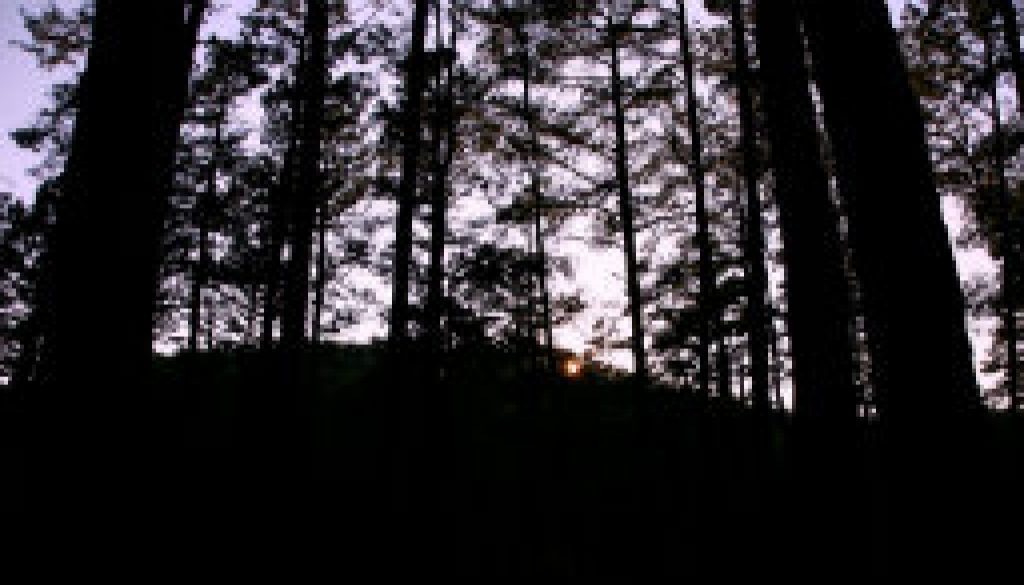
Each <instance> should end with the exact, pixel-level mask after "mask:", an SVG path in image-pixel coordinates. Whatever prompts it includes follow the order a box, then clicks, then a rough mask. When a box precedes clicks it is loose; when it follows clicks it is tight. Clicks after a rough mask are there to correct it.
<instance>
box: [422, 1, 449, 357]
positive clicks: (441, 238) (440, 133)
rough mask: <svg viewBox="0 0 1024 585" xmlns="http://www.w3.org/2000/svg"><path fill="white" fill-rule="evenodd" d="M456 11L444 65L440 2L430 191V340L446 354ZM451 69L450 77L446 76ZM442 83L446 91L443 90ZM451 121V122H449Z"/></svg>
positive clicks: (428, 285) (428, 301) (438, 9)
mask: <svg viewBox="0 0 1024 585" xmlns="http://www.w3.org/2000/svg"><path fill="white" fill-rule="evenodd" d="M454 14H455V13H454V11H452V19H453V20H452V31H451V39H450V41H451V51H452V58H451V60H450V61H449V62H448V63H447V66H444V65H443V64H442V63H441V59H440V56H441V55H442V54H443V48H444V47H443V44H442V43H441V5H440V2H438V4H437V6H436V12H435V29H436V30H435V36H434V38H435V42H434V45H435V49H434V50H435V52H436V53H437V55H438V56H439V58H438V60H437V68H436V70H435V71H434V78H435V80H436V84H435V86H434V89H435V99H436V105H435V108H434V118H433V121H432V122H433V123H432V128H431V132H432V133H433V139H434V165H433V167H434V168H433V174H434V177H433V182H432V184H431V193H430V265H429V269H428V274H427V327H426V329H427V338H428V339H429V340H430V347H431V351H434V352H436V354H437V355H438V356H440V355H443V354H444V349H445V341H444V326H443V323H442V321H443V313H444V251H445V239H446V238H447V236H448V171H449V169H450V168H451V162H452V158H453V157H454V155H455V127H454V120H453V113H454V112H453V99H454V97H455V96H454V93H453V86H452V82H453V76H452V70H453V68H454V63H455V55H454V51H455V21H454ZM445 73H447V75H446V77H447V81H446V82H442V77H445ZM442 87H443V89H444V91H442ZM446 122H447V123H446Z"/></svg>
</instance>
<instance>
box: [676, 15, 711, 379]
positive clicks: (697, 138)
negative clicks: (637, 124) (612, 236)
mask: <svg viewBox="0 0 1024 585" xmlns="http://www.w3.org/2000/svg"><path fill="white" fill-rule="evenodd" d="M678 6H679V37H680V41H679V45H680V50H681V51H682V57H683V74H684V75H685V77H686V121H687V126H688V128H689V132H690V174H691V176H692V178H693V185H694V206H695V208H696V216H697V217H696V219H697V254H698V259H697V273H698V286H699V290H698V292H697V311H698V321H699V325H698V326H699V334H698V335H699V340H700V341H699V343H700V345H699V347H698V348H697V361H698V364H697V368H698V372H697V386H698V388H699V390H700V393H701V395H702V396H705V397H707V396H710V395H711V319H712V309H711V302H712V299H713V298H714V297H715V292H714V288H715V269H714V265H713V264H712V262H713V258H712V249H711V230H710V226H709V225H708V209H707V192H706V184H705V183H706V176H705V175H706V169H705V168H704V142H703V136H702V131H701V126H700V114H699V109H698V105H699V104H698V103H697V90H696V85H697V80H696V73H695V67H694V64H693V47H692V42H693V41H692V40H691V38H690V27H689V25H688V24H687V19H686V3H685V2H684V1H682V0H680V2H679V4H678Z"/></svg>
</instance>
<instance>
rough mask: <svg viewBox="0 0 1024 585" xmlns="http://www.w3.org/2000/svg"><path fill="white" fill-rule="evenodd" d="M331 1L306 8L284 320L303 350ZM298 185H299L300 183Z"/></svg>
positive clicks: (285, 334) (288, 338)
mask: <svg viewBox="0 0 1024 585" xmlns="http://www.w3.org/2000/svg"><path fill="white" fill-rule="evenodd" d="M327 26H328V19H327V4H326V0H309V1H308V4H307V12H306V25H305V39H306V40H307V42H308V49H307V50H308V52H309V54H308V56H307V58H306V59H305V67H303V70H302V71H300V74H299V81H300V83H301V95H302V101H303V107H302V130H301V141H300V145H299V176H301V177H302V179H303V182H304V186H303V188H296V189H295V190H294V191H293V193H292V194H291V195H292V198H293V206H294V207H293V209H294V215H293V218H292V219H293V224H292V246H291V256H290V258H289V260H288V277H287V280H286V283H285V285H286V287H287V288H286V291H285V300H284V311H283V313H282V316H281V317H282V319H281V344H282V345H283V346H284V347H285V349H286V350H288V351H294V350H297V349H300V348H301V347H302V345H303V344H304V342H305V339H306V317H307V314H308V310H309V272H310V256H311V255H312V247H313V229H314V225H313V224H314V222H315V216H316V208H317V205H318V204H319V202H320V199H321V198H322V195H323V186H322V179H323V177H322V176H321V175H322V173H321V172H320V159H321V155H322V150H323V148H322V141H321V135H322V133H323V121H324V97H325V94H326V83H327V75H328V71H327ZM296 187H298V186H296Z"/></svg>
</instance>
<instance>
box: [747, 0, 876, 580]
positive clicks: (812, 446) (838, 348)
mask: <svg viewBox="0 0 1024 585" xmlns="http://www.w3.org/2000/svg"><path fill="white" fill-rule="evenodd" d="M756 8H757V12H756V38H757V47H758V55H759V57H760V60H761V82H762V100H763V102H762V103H763V106H764V117H765V126H766V130H767V133H768V138H769V141H770V144H771V163H772V170H773V172H774V179H775V182H774V185H775V199H776V202H777V205H778V207H779V213H780V220H781V231H782V240H783V246H784V248H783V257H784V262H785V267H786V285H787V287H786V291H787V300H788V325H789V339H790V343H791V347H792V350H791V351H792V354H791V355H792V363H793V386H794V396H793V399H794V404H793V408H794V411H795V414H796V429H795V430H796V433H797V434H796V437H795V446H796V454H797V461H796V464H797V472H798V475H797V477H798V478H799V481H798V482H797V486H796V490H797V492H796V493H797V494H799V495H798V496H796V498H797V501H800V502H801V507H802V509H804V510H810V511H811V512H810V513H808V514H803V515H797V516H796V518H797V520H798V521H801V522H802V524H801V528H802V529H801V530H798V531H796V532H797V533H798V534H802V535H807V536H808V537H807V538H806V539H802V540H801V541H800V543H799V545H798V546H799V547H800V550H802V551H805V552H806V554H807V557H808V559H807V562H805V563H801V564H802V565H804V566H808V567H809V566H811V565H813V566H814V567H816V568H819V569H820V568H827V567H829V566H837V565H839V564H841V563H843V562H844V560H849V559H844V557H843V556H842V555H843V554H845V552H846V551H844V549H843V547H835V546H834V543H832V542H831V541H829V540H828V539H821V538H820V535H821V534H822V533H824V532H825V531H827V530H836V531H841V532H846V533H851V534H852V532H851V531H852V529H853V527H855V526H856V525H857V524H856V523H854V522H852V520H853V519H854V518H856V517H857V516H856V515H855V514H854V513H853V510H854V509H855V507H856V506H857V505H858V504H859V503H860V502H862V501H863V500H864V498H858V497H856V495H855V494H856V493H857V491H856V490H855V489H854V487H853V486H854V479H855V477H856V476H855V475H852V474H851V469H852V468H853V467H854V466H855V464H856V459H855V458H854V452H853V450H852V448H853V446H854V445H855V443H856V439H857V434H856V433H857V428H856V423H857V401H858V389H857V386H856V384H855V374H856V372H855V369H854V354H855V351H856V350H855V347H854V344H853V337H852V335H851V331H852V328H853V314H854V312H853V308H852V299H851V291H850V287H849V282H848V280H847V274H846V270H845V257H844V250H843V247H842V244H841V240H840V232H839V215H838V210H836V209H835V207H834V206H833V203H832V198H831V194H830V191H829V183H828V175H827V174H826V171H825V167H824V162H823V160H822V148H821V144H820V142H819V137H818V128H817V120H816V117H815V111H814V103H813V101H812V98H811V93H810V79H809V74H808V71H807V67H806V53H805V49H804V42H803V37H802V34H801V30H800V21H799V17H798V14H797V11H796V5H795V2H794V0H771V1H766V0H760V1H759V2H758V4H757V6H756ZM837 501H838V502H844V504H840V505H839V506H836V505H835V503H836V502H837ZM840 527H842V528H840Z"/></svg>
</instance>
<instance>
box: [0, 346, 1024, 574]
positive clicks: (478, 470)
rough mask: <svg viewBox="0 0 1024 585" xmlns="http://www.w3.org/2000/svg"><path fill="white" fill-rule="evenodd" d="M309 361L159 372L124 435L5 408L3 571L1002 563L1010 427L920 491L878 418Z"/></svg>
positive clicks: (868, 569) (998, 428)
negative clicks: (15, 565)
mask: <svg viewBox="0 0 1024 585" xmlns="http://www.w3.org/2000/svg"><path fill="white" fill-rule="evenodd" d="M306 359H308V360H309V363H308V364H307V366H308V367H306V368H303V369H301V370H300V371H299V372H300V373H293V374H291V375H288V374H285V373H283V372H286V371H288V370H287V368H284V369H282V367H281V366H280V364H279V363H276V362H275V361H274V360H273V359H268V358H267V357H266V356H262V355H260V354H258V353H240V354H230V355H229V354H216V355H207V356H197V357H192V358H188V357H183V358H175V359H172V360H164V361H162V362H160V363H159V364H158V368H157V372H156V374H155V383H154V386H153V392H152V396H150V397H149V398H147V399H146V400H143V401H140V402H139V404H137V405H135V407H134V409H133V411H134V413H135V414H134V415H133V416H127V415H126V416H125V419H126V420H114V417H104V416H99V417H95V418H96V419H97V420H95V421H91V420H83V419H82V417H78V416H76V415H75V414H74V413H63V414H57V415H52V413H47V412H41V411H40V410H39V409H33V408H32V406H31V405H32V402H31V401H30V400H29V401H27V402H26V401H24V400H22V399H17V398H16V397H14V396H13V395H8V396H7V397H6V403H5V411H4V437H3V439H4V461H3V466H4V474H5V476H6V477H7V479H6V480H5V481H4V484H3V489H4V491H5V494H4V507H5V508H7V509H8V510H9V511H10V512H11V514H8V515H6V516H8V518H9V519H10V520H11V521H9V522H5V526H6V528H5V529H4V530H5V532H7V533H8V536H10V539H9V541H10V542H11V543H12V544H11V545H10V546H8V547H7V549H6V550H8V551H9V552H12V553H15V551H24V552H25V553H28V554H25V555H24V556H22V555H21V554H12V555H11V556H10V558H12V559H15V558H35V555H40V558H45V559H49V561H51V562H56V561H61V562H71V561H70V560H69V559H76V558H87V559H89V562H90V563H91V564H99V565H101V566H103V565H107V564H110V565H111V566H121V567H124V566H127V565H134V564H136V563H137V564H139V566H142V567H148V568H149V569H155V570H157V571H158V572H159V571H161V570H162V569H161V568H167V569H171V568H183V567H188V566H193V565H194V564H196V563H198V562H199V561H203V563H204V566H205V564H206V562H207V561H211V560H212V561H214V562H215V563H216V564H217V565H223V564H228V565H231V566H234V567H236V568H237V569H238V570H243V569H250V570H251V569H258V568H260V567H263V566H265V565H271V564H275V565H276V564H282V565H285V566H290V567H292V569H290V570H295V571H299V572H305V571H308V570H313V569H316V570H317V571H318V572H319V571H326V573H325V575H326V576H328V577H346V576H375V577H378V578H384V577H401V576H408V577H417V578H421V577H426V576H429V575H441V576H481V577H492V578H493V577H511V578H528V577H539V576H561V577H587V578H595V577H604V578H607V577H624V578H635V577H656V576H657V577H664V576H672V577H693V578H699V580H700V581H704V580H710V579H711V578H715V579H720V578H735V577H755V578H777V577H783V578H791V577H814V578H821V579H827V580H829V581H831V580H834V579H843V580H846V579H849V578H855V579H858V578H859V579H864V578H875V577H882V576H885V575H888V574H890V573H895V572H897V571H898V572H901V573H904V572H906V573H908V574H916V575H918V576H922V575H938V574H944V575H951V574H953V572H954V571H955V572H957V573H959V572H961V571H965V572H968V573H969V574H971V575H972V576H974V577H978V576H981V575H983V574H986V573H988V572H990V571H1002V570H1009V571H1015V570H1016V560H1015V559H1019V555H1020V552H1021V549H1020V547H1021V546H1022V544H1021V543H1022V541H1021V539H1020V537H1019V527H1020V526H1021V524H1020V520H1021V513H1020V508H1021V505H1020V501H1021V497H1022V496H1024V492H1022V491H1021V487H1022V485H1024V484H1022V482H1021V481H1020V478H1021V474H1020V471H1021V464H1020V461H1021V457H1020V454H1021V453H1022V452H1024V451H1022V450H1021V448H1020V445H1021V443H1022V441H1021V432H1020V425H1019V421H1012V420H1009V419H1006V418H1004V417H1002V416H1000V415H995V414H991V415H988V418H987V419H986V422H985V424H984V425H983V428H982V429H980V430H979V432H978V435H977V436H976V437H973V438H970V439H967V438H965V439H964V441H965V442H969V444H970V445H971V447H970V456H969V457H967V458H966V459H965V461H966V463H964V462H963V461H962V460H961V459H958V458H955V457H950V458H949V460H950V463H949V464H948V467H947V466H946V464H945V463H943V464H942V467H943V468H942V469H941V471H939V472H935V470H934V469H933V468H926V467H921V468H920V469H924V470H927V471H926V472H925V473H924V475H915V474H916V473H917V472H916V471H915V472H914V473H902V472H901V471H900V468H902V467H906V468H908V469H917V467H915V464H916V463H915V461H904V462H895V463H894V462H893V461H892V460H891V458H887V457H886V453H885V444H884V441H882V440H880V439H879V438H878V432H877V430H876V429H875V427H873V426H871V425H868V424H864V425H862V426H861V427H860V428H858V429H856V431H855V433H856V437H854V438H852V440H850V441H848V442H843V441H840V442H836V441H835V439H834V436H833V434H831V433H829V432H827V431H820V432H819V431H805V432H802V433H801V434H800V435H797V434H796V432H797V430H795V429H794V425H793V422H792V421H791V420H790V419H789V417H788V416H785V415H783V414H778V413H776V414H773V415H771V416H770V417H767V418H766V417H763V416H755V415H754V414H753V413H752V412H751V411H750V410H749V409H747V408H746V407H744V406H742V405H740V404H739V403H737V402H734V401H724V400H717V399H709V400H700V399H697V398H695V397H693V396H692V395H690V394H688V393H679V392H674V391H667V390H654V391H652V392H650V393H649V394H646V395H643V396H645V398H642V399H640V398H638V396H640V395H638V393H637V392H636V390H635V389H634V388H633V387H632V386H631V385H630V384H629V383H628V381H626V380H624V379H618V378H615V377H614V376H609V375H607V374H601V373H597V372H587V373H586V374H585V375H584V376H582V377H580V378H571V379H570V378H566V377H563V376H537V375H532V374H529V373H528V372H526V371H517V370H516V369H515V368H511V367H507V366H506V365H503V364H500V363H499V361H500V358H495V357H494V356H491V357H486V356H484V357H480V356H478V357H477V359H475V360H472V363H473V364H474V365H473V366H472V367H464V368H462V369H460V370H459V371H457V372H451V373H450V374H449V376H448V378H447V379H446V381H445V383H443V384H440V383H434V382H431V379H430V376H428V375H424V371H423V370H422V369H418V368H416V367H414V366H412V365H409V367H407V368H398V369H396V368H395V367H393V366H392V367H387V368H385V367H382V366H381V365H380V364H379V363H378V361H379V360H378V359H377V357H376V354H375V353H373V352H372V351H370V350H361V349H347V350H333V349H332V350H328V349H324V350H323V351H322V352H321V353H320V354H318V355H315V356H309V357H308V358H306ZM26 404H27V405H28V406H26ZM82 412H91V411H90V409H85V410H83V411H82ZM51 415H52V416H51ZM91 416H93V415H91ZM94 423H95V424H94ZM819 435H820V436H819ZM938 460H940V461H944V460H943V458H942V457H939V458H938ZM904 464H906V465H905V466H904Z"/></svg>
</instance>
